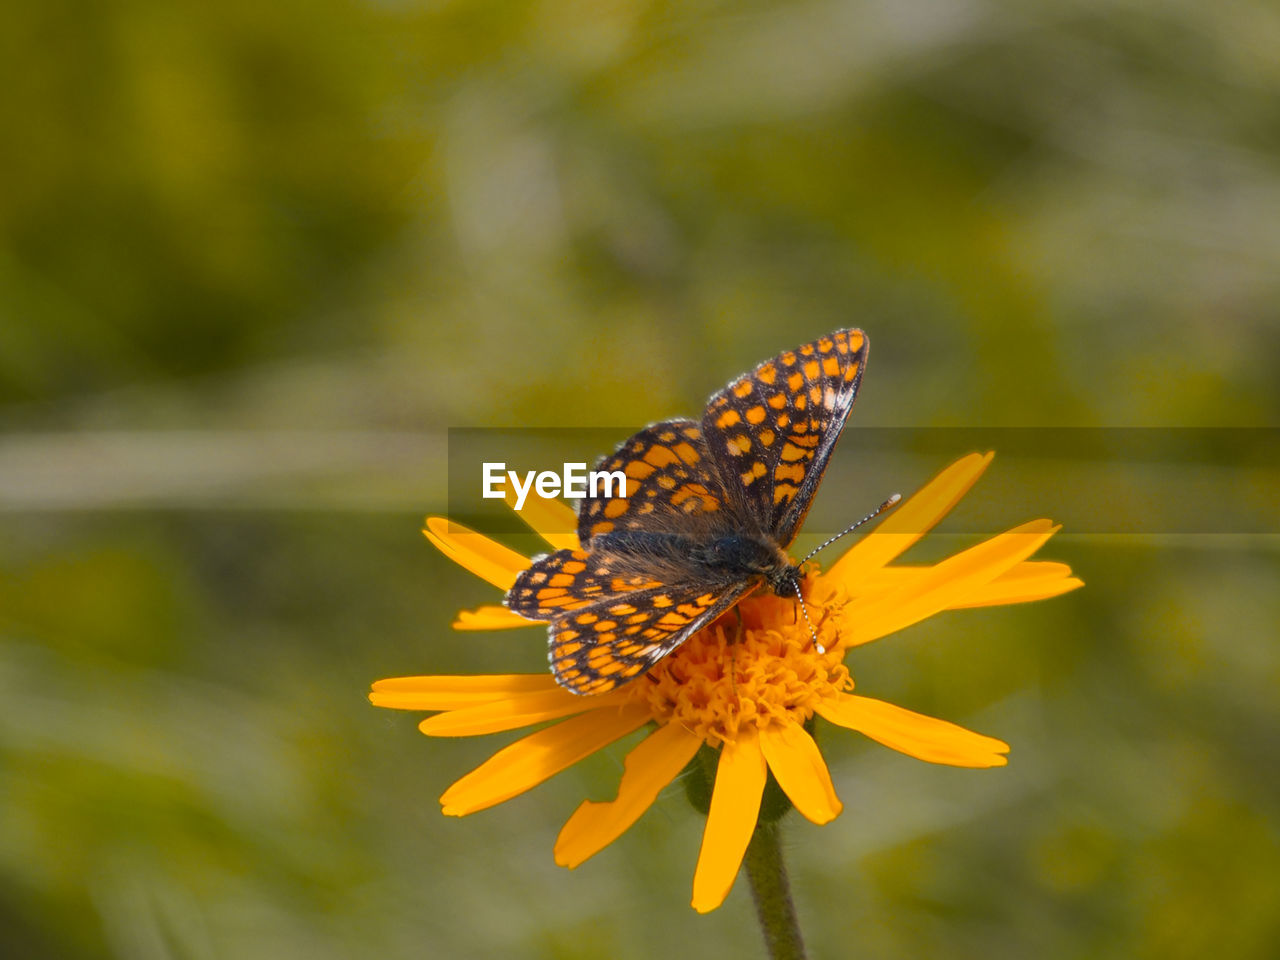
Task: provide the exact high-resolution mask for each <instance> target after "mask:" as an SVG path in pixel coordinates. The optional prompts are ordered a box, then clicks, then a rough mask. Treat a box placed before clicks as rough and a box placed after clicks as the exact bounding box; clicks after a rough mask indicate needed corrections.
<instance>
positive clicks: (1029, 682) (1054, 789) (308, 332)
mask: <svg viewBox="0 0 1280 960" xmlns="http://www.w3.org/2000/svg"><path fill="white" fill-rule="evenodd" d="M1277 49H1280V12H1277V10H1276V9H1275V7H1274V6H1273V5H1271V4H1268V3H1265V2H1262V0H1233V2H1228V3H1222V4H1212V5H1203V4H1202V5H1194V4H1162V5H1155V4H1146V3H1127V4H1126V3H1121V4H1115V3H1100V2H1097V0H1069V2H1062V3H1053V4H1048V5H1046V4H1039V3H1028V2H1022V3H1019V2H1012V0H1006V2H998V0H997V2H975V3H967V4H953V5H949V6H940V5H931V4H921V3H916V2H907V3H892V4H890V3H881V4H865V3H840V2H829V0H823V2H819V0H810V2H798V3H787V4H765V3H749V4H738V5H727V4H716V3H632V2H625V0H614V2H601V3H587V2H581V0H541V2H527V3H501V2H453V3H440V4H431V5H427V4H423V5H414V4H408V3H381V4H375V3H367V4H359V3H354V2H347V0H316V2H313V3H309V4H301V3H290V2H286V3H252V2H247V0H231V2H227V3H221V4H216V5H209V4H207V5H202V6H200V5H192V4H187V5H176V6H175V5H172V4H164V3H159V2H155V0H109V2H107V3H102V4H96V5H95V4H85V3H76V2H72V0H53V2H50V3H43V4H10V5H8V6H6V7H5V8H4V9H3V11H2V12H0V74H2V75H3V77H4V79H5V81H6V82H5V84H4V86H5V89H6V90H7V91H8V94H7V95H6V96H5V97H3V98H0V145H2V147H3V148H2V149H0V184H2V186H0V291H2V295H0V424H2V425H3V429H4V436H3V438H0V506H3V507H4V510H5V512H4V517H3V519H4V530H5V536H4V538H3V543H2V544H0V919H3V921H4V922H3V923H2V924H0V955H3V956H14V957H36V958H44V957H50V958H54V957H57V958H63V957H65V958H73V960H81V958H85V960H89V958H95V960H96V958H106V957H112V958H129V960H133V958H144V960H145V958H163V957H191V958H212V957H223V956H228V957H243V958H249V960H252V958H263V960H288V958H291V957H306V958H308V960H316V958H362V957H368V956H385V957H396V958H398V957H404V958H409V957H420V956H423V955H428V956H442V957H489V956H529V957H545V958H587V957H611V958H623V960H626V958H633V957H634V958H639V957H649V956H654V955H661V954H662V953H663V952H678V953H681V954H684V953H690V954H693V953H696V954H697V955H701V956H728V955H738V954H744V955H748V956H750V955H755V952H756V951H758V949H759V946H758V943H757V937H758V935H757V933H756V931H755V929H754V928H753V925H752V922H751V921H750V919H749V914H750V905H749V902H748V898H747V897H746V894H745V891H744V890H742V889H739V890H737V891H735V893H734V894H733V896H732V897H731V898H730V900H729V902H728V903H727V904H726V906H725V907H724V908H723V909H722V910H721V911H719V912H717V913H715V914H712V915H711V916H709V917H697V916H695V915H694V914H693V913H692V911H690V910H689V909H688V908H687V907H686V905H685V904H686V903H687V899H688V893H689V884H690V879H691V874H692V867H693V862H694V858H695V856H696V849H697V841H698V832H699V829H700V821H699V818H698V817H697V816H696V814H694V812H693V811H692V810H691V809H690V808H689V807H688V805H687V804H686V803H685V802H684V800H683V795H682V790H681V789H680V788H679V786H676V787H673V788H672V790H670V791H669V792H668V793H667V794H666V795H664V798H663V800H662V801H660V803H659V804H658V806H657V808H656V809H655V810H653V811H652V812H650V813H649V814H648V815H647V816H646V817H645V819H644V820H643V821H642V822H641V823H640V824H639V825H637V827H636V828H634V829H633V830H632V831H631V832H630V833H629V834H628V835H627V836H626V837H624V838H623V839H622V840H620V841H619V842H618V843H616V844H615V845H614V846H613V847H611V848H610V849H608V850H607V851H605V852H604V853H602V854H601V855H600V856H599V857H598V858H596V859H595V860H593V861H591V862H589V863H588V864H586V865H584V866H583V867H582V868H580V869H578V870H576V871H573V872H568V871H563V870H561V869H559V868H557V867H555V866H554V864H553V862H552V860H551V853H550V850H551V845H552V842H553V839H554V836H555V833H556V831H557V830H558V829H559V825H560V824H561V823H562V822H563V820H564V818H565V817H567V815H568V813H569V812H570V811H571V810H572V809H573V808H574V806H576V804H577V803H578V802H579V800H580V799H581V798H582V797H583V796H584V795H589V796H593V797H607V796H609V795H610V793H611V791H612V789H613V787H614V785H615V784H616V780H617V776H618V773H619V771H620V760H619V757H620V756H621V752H620V751H613V752H610V753H609V754H606V755H602V756H598V757H594V758H591V759H590V760H588V761H586V762H584V763H583V764H581V765H580V766H579V767H577V768H574V770H572V771H570V772H567V773H565V774H563V775H561V776H559V777H557V778H556V779H555V780H553V781H551V782H550V783H548V784H546V785H544V786H543V787H541V788H539V789H538V790H537V791H535V792H533V793H531V794H529V795H527V796H525V797H522V798H519V799H517V800H515V801H512V802H510V803H508V804H506V805H504V806H503V807H500V808H498V809H495V810H492V811H489V812H486V813H482V814H478V815H476V816H474V817H471V818H466V819H463V820H461V821H458V820H452V819H445V818H443V817H441V816H440V814H439V813H438V808H437V805H436V799H435V798H436V797H437V796H438V795H439V793H440V792H441V791H442V790H443V789H444V787H445V786H447V785H448V784H449V783H450V782H451V781H452V780H453V779H454V778H456V777H457V776H459V775H460V774H461V773H463V772H465V771H466V770H468V769H470V768H471V767H472V766H474V765H475V764H476V763H478V762H480V760H481V759H483V758H484V757H486V756H487V755H488V754H489V753H490V752H492V751H493V750H494V749H495V747H496V745H497V744H498V743H500V742H505V740H504V738H502V737H492V738H483V739H481V740H476V741H474V742H467V741H427V740H425V739H424V738H422V737H421V736H420V735H418V734H417V732H416V731H415V729H414V726H413V722H412V718H411V717H408V716H404V715H393V714H390V713H387V712H384V711H375V710H373V709H372V708H370V707H368V706H367V704H366V703H365V702H364V699H363V696H364V691H365V690H366V689H367V684H368V682H369V681H370V680H372V679H375V678H377V677H381V676H394V675H400V674H410V673H422V672H451V671H475V672H481V671H504V672H505V671H515V670H537V669H542V667H543V663H544V658H543V650H542V643H541V640H540V635H539V634H538V632H537V631H536V630H533V631H521V632H515V633H508V634H501V635H492V636H490V635H477V634H457V633H453V632H451V631H450V630H449V629H448V623H449V621H450V619H451V617H452V613H453V611H454V610H455V609H456V608H457V607H458V606H460V605H467V604H478V603H484V602H493V600H494V599H495V597H494V595H493V591H492V590H490V589H489V588H487V587H486V586H485V585H484V584H481V583H479V582H478V581H475V580H474V579H472V578H470V577H469V576H468V575H466V574H464V573H463V572H461V571H459V570H457V569H455V568H453V567H452V566H451V565H450V564H448V562H447V561H445V560H444V559H443V558H442V557H439V556H437V555H435V554H433V553H432V552H431V550H430V548H429V547H428V546H427V545H426V544H425V543H423V542H422V540H421V538H420V537H419V536H418V534H417V529H418V525H419V523H420V518H421V515H422V514H423V513H426V512H440V511H443V510H444V509H445V507H446V503H445V487H446V477H447V470H446V463H445V456H446V452H447V443H446V440H445V431H446V429H447V428H448V427H450V426H468V427H484V426H499V425H501V426H517V425H539V426H565V427H578V426H607V427H612V426H616V425H637V424H640V423H643V422H647V421H650V420H653V419H656V418H658V417H661V416H667V415H672V414H678V413H685V414H687V413H692V412H694V411H696V410H697V409H699V407H700V404H701V403H702V402H703V400H704V399H705V397H706V395H707V394H708V393H709V392H710V391H711V390H712V389H714V388H716V387H717V386H719V385H720V384H721V383H723V382H724V381H725V380H726V379H728V378H729V377H730V376H731V375H733V374H735V373H737V372H739V371H741V370H743V369H746V368H747V367H748V366H749V365H750V364H752V363H754V362H756V361H758V360H760V359H763V358H764V357H766V356H769V355H772V354H773V353H774V352H776V351H777V350H778V349H780V348H782V347H785V346H790V345H793V344H795V343H798V342H800V341H801V340H802V339H805V338H808V337H810V336H813V335H816V334H819V333H822V332H825V331H827V330H829V329H832V328H835V327H837V326H841V325H847V324H856V325H859V326H862V327H864V328H866V329H867V331H868V332H869V334H870V336H871V340H872V343H873V345H874V357H873V359H872V362H871V367H870V372H869V374H868V378H867V380H866V381H865V384H864V391H863V396H862V397H861V398H860V400H859V404H858V408H857V410H856V412H855V414H854V416H855V421H856V422H857V423H858V424H862V425H908V426H925V425H927V426H952V425H966V426H974V425H978V426H985V425H1005V426H1015V425H1016V426H1033V427H1063V426H1082V427H1093V426H1115V425H1125V426H1197V427H1214V426H1225V425H1233V426H1258V425H1273V424H1275V423H1276V417H1277V413H1278V411H1280V376H1278V375H1277V374H1278V373H1280V362H1278V360H1277V358H1280V317H1278V316H1277V306H1276V305H1277V303H1280V159H1278V158H1280V126H1278V125H1277V121H1276V118H1277V116H1280V110H1278V108H1280V58H1277V57H1276V55H1275V52H1276V50H1277ZM619 439H621V436H619ZM856 444H857V433H856V431H851V432H850V433H849V434H848V435H847V437H846V439H845V440H844V442H843V445H842V447H843V449H842V459H841V461H840V463H839V464H837V468H838V469H833V471H832V474H831V475H830V476H829V478H828V480H827V483H826V485H825V488H824V491H823V497H824V498H825V499H829V500H835V501H837V502H847V503H848V504H850V505H851V506H850V512H855V511H860V510H863V509H866V508H867V507H869V506H870V505H872V504H874V503H875V502H878V499H879V498H880V497H882V496H883V495H884V494H885V493H886V492H887V491H885V490H882V489H880V488H879V487H878V486H876V487H874V488H869V487H868V485H866V484H863V483H861V482H860V480H859V477H858V474H857V458H856ZM965 452H967V450H956V451H955V453H956V454H961V453H965ZM1198 455H1199V454H1198V453H1197V452H1196V451H1191V452H1190V453H1189V457H1190V459H1191V460H1193V461H1194V460H1195V459H1196V457H1197V456H1198ZM1204 459H1205V461H1206V462H1205V463H1203V464H1200V466H1202V467H1205V468H1208V469H1209V470H1210V471H1211V472H1212V473H1213V475H1214V476H1215V477H1216V478H1217V479H1218V482H1219V486H1218V487H1215V489H1220V490H1226V491H1234V492H1235V493H1236V494H1247V495H1250V496H1255V497H1259V498H1261V499H1263V500H1267V499H1269V500H1270V502H1271V503H1272V504H1273V505H1274V501H1275V490H1276V489H1277V486H1276V484H1277V480H1278V478H1277V475H1276V471H1275V469H1274V468H1271V469H1265V468H1259V467H1258V466H1257V465H1256V464H1255V465H1253V466H1250V467H1248V468H1247V469H1246V468H1245V467H1241V466H1239V465H1236V464H1233V463H1231V462H1217V461H1215V460H1213V459H1212V457H1211V455H1210V454H1209V453H1206V454H1205V455H1204ZM944 462H945V461H940V462H938V463H937V464H936V465H935V466H936V467H937V468H940V467H941V466H943V465H944ZM1076 466H1078V465H1072V464H1069V463H1068V464H1065V465H1064V474H1063V475H1064V476H1065V475H1067V473H1066V468H1071V469H1072V470H1074V468H1075V467H1076ZM992 469H993V471H995V472H998V471H999V470H1000V469H1001V461H1000V458H999V456H997V460H996V462H995V464H994V466H993V468H992ZM926 475H927V473H926ZM1070 475H1072V476H1074V475H1075V473H1074V472H1073V473H1071V474H1070ZM922 479H924V476H918V477H911V478H908V479H904V480H902V481H901V483H902V489H903V492H908V491H909V490H910V489H911V485H912V484H914V483H916V482H918V481H919V480H922ZM1053 492H1054V495H1055V497H1060V496H1061V491H1060V490H1056V489H1055V490H1054V491H1053ZM1090 495H1091V494H1090V491H1089V490H1088V489H1082V490H1081V492H1080V496H1082V497H1084V498H1088V497H1089V496H1090ZM1095 495H1096V494H1095ZM961 509H962V510H963V509H964V508H963V507H962V508H961ZM1186 509H1187V510H1195V509H1196V503H1195V502H1194V501H1192V500H1189V501H1188V502H1187V503H1186ZM1003 519H1004V521H1005V522H1006V523H1007V525H1010V526H1011V525H1013V524H1015V523H1018V522H1021V521H1023V520H1026V519H1030V518H1029V517H1026V516H1023V515H1017V516H1007V517H1005V518H1003ZM512 542H513V544H514V545H516V546H519V547H522V548H528V549H533V544H532V543H531V542H530V541H528V540H519V539H513V540H512ZM1276 543H1277V541H1276V537H1275V530H1274V529H1272V530H1266V529H1260V530H1259V531H1258V535H1257V536H1232V537H1215V536H1210V535H1198V536H1180V537H1178V536H1152V535H1146V536H1132V535H1129V536H1121V535H1101V534H1096V535H1094V534H1091V535H1088V536H1078V537H1074V538H1073V537H1071V536H1070V531H1067V532H1066V534H1064V535H1063V536H1062V537H1060V538H1059V539H1058V540H1056V541H1054V543H1053V544H1052V545H1051V546H1050V548H1049V549H1048V550H1047V551H1046V552H1045V555H1046V556H1049V557H1053V558H1060V559H1064V560H1067V561H1069V562H1071V563H1072V564H1073V566H1074V567H1075V568H1076V569H1077V570H1078V572H1079V573H1080V575H1081V576H1082V577H1083V578H1084V579H1085V581H1086V582H1087V584H1088V586H1087V587H1086V588H1085V589H1084V590H1083V591H1080V592H1078V593H1075V594H1072V595H1070V596H1068V597H1065V598H1062V599H1059V600H1055V601H1052V602H1048V603H1044V604H1037V605H1032V606H1028V607H1026V608H1007V609H992V610H984V611H967V612H963V613H956V614H953V615H948V616H946V617H943V618H941V619H939V620H937V621H936V622H933V623H929V624H923V625H920V626H918V627H916V628H913V629H912V630H910V631H908V632H906V633H904V634H903V635H901V636H898V637H894V638H890V639H886V640H884V641H882V642H880V643H878V644H874V645H872V646H871V647H869V648H867V649H866V650H861V651H859V652H858V653H857V654H856V655H855V656H854V657H853V658H852V660H851V666H852V669H853V671H854V673H855V676H856V677H857V679H858V682H859V686H860V689H861V690H863V691H864V692H866V693H868V694H871V695H875V696H883V697H885V698H886V699H890V700H893V701H894V702H898V703H902V704H904V705H907V706H909V707H912V708H914V709H918V710H921V711H924V712H928V713H932V714H935V715H939V716H943V717H947V718H949V719H953V720H956V721H957V722H962V723H965V724H966V725H969V726H972V727H974V728H976V729H979V730H981V731H983V732H986V733H990V734H993V735H997V736H1000V737H1003V738H1005V739H1007V740H1008V741H1010V742H1011V744H1012V745H1013V753H1012V762H1011V764H1010V766H1009V767H1008V768H1006V769H1003V770H998V771H989V772H972V771H959V770H950V769H941V768H932V767H929V766H927V765H925V764H921V763H919V762H917V761H914V760H910V759H908V758H904V757H900V756H897V755H893V754H890V753H889V752H888V751H885V750H884V749H883V748H880V747H877V746H876V745H874V744H871V743H869V742H866V741H859V740H855V739H854V738H853V737H852V736H844V735H838V734H836V733H835V732H832V731H829V730H828V731H820V733H821V734H822V737H823V745H824V749H826V750H827V751H828V754H829V756H830V758H831V763H832V767H833V773H834V776H835V779H836V784H837V788H838V789H839V791H840V792H841V794H842V797H843V798H844V800H845V804H846V812H845V814H844V816H843V817H841V818H840V819H839V820H838V821H836V822H835V823H834V824H832V825H830V826H828V827H825V828H822V829H821V830H819V829H818V828H814V827H811V826H809V825H807V824H805V823H802V822H799V821H795V820H794V819H792V820H788V821H787V825H786V837H787V842H788V844H789V850H788V854H789V856H790V859H791V862H792V865H793V870H794V883H795V887H796V891H797V896H798V898H799V903H800V912H801V917H802V922H803V923H804V924H805V926H806V929H807V933H808V937H809V939H810V942H811V945H812V947H813V952H814V954H815V955H824V956H846V955H848V956H866V957H883V958H890V957H915V956H945V957H975V958H977V957H981V958H984V960H985V958H992V957H1009V958H1023V957H1027V956H1041V957H1047V958H1054V957H1064V958H1065V957H1076V956H1082V955H1088V956H1098V957H1117V958H1121V957H1123V958H1130V957H1153V958H1154V957H1159V958H1161V960H1170V958H1181V957H1186V958H1200V957H1203V956H1205V955H1216V956H1221V957H1232V958H1236V957H1240V958H1255V957H1256V958H1269V957H1273V956H1275V955H1276V954H1277V952H1280V776H1278V775H1277V773H1276V771H1278V770H1280V739H1278V738H1277V737H1276V731H1277V729H1280V706H1278V705H1277V698H1276V695H1275V694H1276V690H1277V684H1278V683H1280V647H1278V646H1277V644H1276V636H1275V627H1276V624H1277V623H1278V622H1280V599H1277V594H1276V591H1275V589H1274V585H1275V583H1276V581H1277V576H1278V575H1280V562H1278V558H1277V551H1276ZM954 546H955V543H954V542H949V543H944V544H943V545H941V546H940V547H935V548H934V551H935V553H934V555H936V554H937V552H939V551H941V550H942V549H952V548H953V547H954ZM923 555H926V556H927V555H929V554H928V553H927V549H926V552H925V553H924V554H923ZM506 739H510V738H506Z"/></svg>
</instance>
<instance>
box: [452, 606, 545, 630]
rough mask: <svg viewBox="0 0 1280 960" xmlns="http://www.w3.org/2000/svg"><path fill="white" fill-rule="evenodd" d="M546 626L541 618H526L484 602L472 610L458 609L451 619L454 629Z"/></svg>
mask: <svg viewBox="0 0 1280 960" xmlns="http://www.w3.org/2000/svg"><path fill="white" fill-rule="evenodd" d="M538 626H541V627H544V628H545V627H546V622H545V621H543V620H527V619H525V618H524V617H522V616H520V614H518V613H512V612H511V611H510V610H508V609H507V608H506V607H500V606H498V605H497V604H492V603H491V604H486V605H485V606H483V607H476V608H475V609H474V610H459V611H458V617H457V619H456V620H454V621H453V629H455V630H510V629H513V628H515V627H538Z"/></svg>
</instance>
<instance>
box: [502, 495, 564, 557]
mask: <svg viewBox="0 0 1280 960" xmlns="http://www.w3.org/2000/svg"><path fill="white" fill-rule="evenodd" d="M506 499H507V506H508V507H510V508H511V509H512V510H515V512H516V516H518V517H519V518H520V519H521V520H523V521H524V522H525V523H527V524H528V525H529V526H530V527H531V528H532V529H533V532H534V533H536V534H537V535H538V536H540V537H542V539H543V540H545V541H547V543H549V544H551V546H553V547H554V548H555V549H557V550H577V549H578V515H577V514H576V513H574V512H573V511H572V510H570V509H569V508H568V507H567V506H565V504H564V501H562V500H555V499H549V500H548V499H543V498H542V497H540V496H538V494H537V493H536V492H535V491H532V490H531V491H529V496H528V497H526V498H525V501H524V506H523V507H521V508H520V509H519V510H516V492H515V490H513V489H511V486H510V485H508V486H507V493H506Z"/></svg>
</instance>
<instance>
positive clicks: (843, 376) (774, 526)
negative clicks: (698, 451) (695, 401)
mask: <svg viewBox="0 0 1280 960" xmlns="http://www.w3.org/2000/svg"><path fill="white" fill-rule="evenodd" d="M866 359H867V339H866V337H865V336H864V335H863V333H862V331H861V330H837V331H836V332H835V333H832V334H829V335H827V336H825V337H820V338H819V339H817V340H814V341H813V342H812V343H806V344H804V345H803V346H801V347H799V348H798V349H796V350H786V351H783V352H782V353H780V354H778V356H776V357H774V358H773V359H772V360H767V361H765V362H764V363H762V364H760V365H759V366H758V367H756V368H755V370H753V371H751V372H750V373H748V374H744V375H743V376H741V377H739V378H738V379H737V380H734V381H733V382H732V383H730V384H729V385H728V386H726V387H725V388H724V389H723V390H721V391H720V392H719V393H717V394H715V395H714V396H713V397H712V398H711V400H710V402H709V403H708V404H707V410H706V413H705V414H703V417H702V435H703V438H704V440H705V442H706V446H707V450H708V453H709V455H710V457H711V458H712V460H713V461H714V463H715V466H716V469H717V471H718V472H719V474H720V477H721V484H722V486H723V487H724V489H725V491H726V498H727V499H728V500H729V501H730V503H731V505H732V507H733V508H734V509H735V512H737V513H739V514H740V515H742V516H744V517H748V518H750V521H751V522H752V523H754V524H755V525H756V526H757V528H758V529H757V530H756V531H755V532H757V533H761V534H766V535H768V536H771V537H772V538H773V539H774V540H775V541H776V542H777V543H778V544H779V545H781V546H783V547H785V546H788V545H789V544H790V543H791V541H792V540H794V539H795V535H796V533H797V532H798V531H799V529H800V524H801V523H802V522H803V520H804V516H805V514H806V513H807V512H808V510H809V506H810V504H811V503H812V501H813V496H814V494H815V493H816V491H817V488H818V484H819V483H820V482H821V481H822V474H823V472H824V471H825V470H826V467H827V462H828V461H829V460H830V459H831V451H832V450H833V449H834V447H835V444H836V440H838V439H839V437H840V431H841V430H843V429H844V424H845V421H846V420H847V419H848V417H849V410H850V408H851V407H852V406H853V401H854V398H855V397H856V396H857V393H858V384H859V382H860V381H861V377H862V370H863V367H864V366H865V365H866Z"/></svg>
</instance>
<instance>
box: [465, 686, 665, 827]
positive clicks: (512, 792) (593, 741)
mask: <svg viewBox="0 0 1280 960" xmlns="http://www.w3.org/2000/svg"><path fill="white" fill-rule="evenodd" d="M650 716H651V715H650V713H649V708H648V707H646V706H642V705H633V706H629V707H606V708H603V709H601V710H592V711H591V712H590V713H584V714H582V715H581V716H577V717H573V718H572V719H569V720H565V721H563V722H562V723H557V724H556V725H555V726H551V727H547V728H546V729H545V730H539V731H538V732H537V733H532V734H530V735H529V736H527V737H525V738H524V739H522V740H517V741H516V742H515V743H513V744H511V745H510V746H508V747H504V748H503V749H501V750H499V751H498V752H497V753H495V754H494V755H493V756H492V757H490V758H489V759H488V760H486V761H485V762H484V763H482V764H480V766H478V767H476V768H475V769H474V770H472V771H471V772H470V773H468V774H467V775H466V776H465V777H463V778H462V779H461V780H459V781H458V782H457V783H455V784H454V785H453V786H451V787H450V788H449V789H448V790H446V791H445V792H444V794H443V795H442V796H441V797H440V805H441V807H442V808H443V811H444V813H446V814H447V815H449V816H451V817H464V816H466V815H467V814H469V813H475V812H476V811H477V810H484V809H486V808H488V807H492V806H494V805H495V804H499V803H502V801H504V800H510V799H511V798H512V797H514V796H516V795H518V794H521V793H524V792H525V791H526V790H529V789H531V788H533V787H536V786H537V785H538V784H540V783H542V781H543V780H546V779H548V778H550V777H553V776H555V775H556V774H557V773H559V772H560V771H561V770H564V769H565V768H566V767H571V766H573V765H574V764H575V763H577V762H578V761H579V760H581V759H582V758H583V757H586V756H589V755H590V754H592V753H595V752H596V751H597V750H599V749H600V748H601V747H607V746H608V745H609V744H611V743H613V741H615V740H617V739H619V738H620V737H625V736H626V735H627V734H628V733H630V732H631V731H632V730H636V729H638V728H640V727H642V726H644V725H645V724H646V723H648V722H649V719H650Z"/></svg>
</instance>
